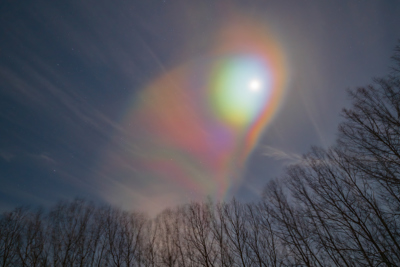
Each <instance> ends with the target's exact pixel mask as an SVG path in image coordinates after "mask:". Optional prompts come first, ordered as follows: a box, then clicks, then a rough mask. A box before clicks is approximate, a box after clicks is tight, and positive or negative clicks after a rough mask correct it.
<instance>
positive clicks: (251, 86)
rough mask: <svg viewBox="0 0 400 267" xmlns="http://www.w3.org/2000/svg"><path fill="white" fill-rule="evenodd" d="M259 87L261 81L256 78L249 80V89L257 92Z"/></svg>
mask: <svg viewBox="0 0 400 267" xmlns="http://www.w3.org/2000/svg"><path fill="white" fill-rule="evenodd" d="M260 88H261V83H260V81H259V80H258V79H252V80H251V81H250V82H249V90H250V91H252V92H258V91H259V90H260Z"/></svg>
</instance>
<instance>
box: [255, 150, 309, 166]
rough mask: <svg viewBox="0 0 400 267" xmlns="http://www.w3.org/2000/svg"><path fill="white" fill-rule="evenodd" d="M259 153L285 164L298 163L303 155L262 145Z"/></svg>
mask: <svg viewBox="0 0 400 267" xmlns="http://www.w3.org/2000/svg"><path fill="white" fill-rule="evenodd" d="M261 154H262V155H263V156H266V157H269V158H272V159H275V160H279V161H285V163H284V164H285V165H290V164H296V163H300V162H301V161H302V160H303V157H302V156H301V155H300V154H297V153H293V152H285V151H283V150H281V149H278V148H276V147H272V146H264V147H263V149H262V152H261Z"/></svg>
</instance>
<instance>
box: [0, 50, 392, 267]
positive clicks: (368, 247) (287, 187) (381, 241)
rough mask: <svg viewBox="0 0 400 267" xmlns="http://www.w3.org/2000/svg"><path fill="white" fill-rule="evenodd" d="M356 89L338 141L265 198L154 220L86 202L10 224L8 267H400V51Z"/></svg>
mask: <svg viewBox="0 0 400 267" xmlns="http://www.w3.org/2000/svg"><path fill="white" fill-rule="evenodd" d="M393 60H394V63H395V64H394V67H393V68H392V71H391V73H390V74H389V75H387V76H386V77H384V78H378V79H374V80H373V83H372V84H371V85H369V86H366V87H360V88H357V89H355V90H351V91H349V95H350V97H351V99H352V106H351V108H349V109H344V110H343V112H342V115H343V122H342V123H341V124H340V125H339V133H338V139H337V142H336V143H335V144H334V145H333V146H332V147H330V148H328V149H322V148H318V147H313V148H311V150H310V152H309V153H307V154H306V155H304V156H303V158H302V160H301V161H300V162H298V163H296V164H293V165H291V166H289V167H288V168H287V169H286V171H285V173H284V175H283V176H282V177H279V178H278V179H275V180H273V181H271V182H269V183H268V184H267V185H266V187H265V190H264V194H263V196H262V198H261V199H260V200H259V201H258V202H253V203H246V204H244V203H241V202H239V201H237V200H235V199H233V200H232V201H230V202H228V203H212V202H211V201H205V202H202V203H197V202H193V203H190V204H186V205H182V206H178V207H175V208H171V209H167V210H164V211H163V212H162V213H160V214H159V215H158V216H156V217H155V218H149V217H147V216H146V215H144V214H142V213H138V212H126V211H123V210H120V209H118V208H115V207H110V206H96V205H94V204H92V203H90V202H87V201H84V200H79V199H76V200H74V201H72V202H60V203H58V204H57V205H56V206H54V207H53V208H52V209H50V210H49V211H47V212H44V211H41V210H38V211H34V210H31V209H28V208H17V209H15V210H13V211H11V212H6V213H4V214H3V215H2V217H1V218H0V265H1V266H171V267H172V266H183V267H194V266H205V267H211V266H226V267H228V266H260V267H263V266H264V267H267V266H310V267H311V266H312V267H314V266H348V267H350V266H370V267H373V266H400V47H397V49H396V50H395V55H394V56H393Z"/></svg>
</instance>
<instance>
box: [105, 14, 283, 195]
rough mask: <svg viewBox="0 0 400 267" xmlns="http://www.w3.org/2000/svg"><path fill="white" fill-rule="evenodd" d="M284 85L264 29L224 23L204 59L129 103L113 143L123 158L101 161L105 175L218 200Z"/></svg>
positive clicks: (234, 179) (275, 47)
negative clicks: (137, 179) (121, 132)
mask: <svg viewBox="0 0 400 267" xmlns="http://www.w3.org/2000/svg"><path fill="white" fill-rule="evenodd" d="M285 80H286V67H285V58H284V53H283V51H282V50H281V48H280V45H279V43H277V42H276V41H275V40H274V38H273V36H272V35H271V34H270V33H269V32H268V29H266V28H265V27H263V26H261V25H260V24H257V22H255V21H251V20H249V19H244V18H235V19H233V20H231V21H230V22H229V23H227V24H226V25H225V26H223V27H221V29H220V31H219V34H217V40H216V42H215V45H214V46H213V48H212V49H211V50H210V51H209V53H208V54H207V55H205V56H203V57H201V58H198V59H195V60H191V61H190V62H187V63H184V64H182V65H181V66H179V67H177V68H175V69H172V70H168V71H167V72H166V73H164V74H163V75H162V76H161V77H158V78H155V79H154V80H153V81H151V82H150V83H149V84H148V85H147V86H146V87H145V88H144V89H143V90H142V93H141V94H140V95H139V96H138V95H135V96H134V97H132V100H131V101H130V104H129V108H128V109H127V110H126V111H125V112H124V116H123V118H122V125H123V127H124V129H125V133H126V134H125V137H124V138H123V140H122V139H121V140H114V143H117V144H119V146H120V147H121V151H122V152H121V153H120V155H118V156H115V155H111V153H110V155H106V157H105V158H104V164H102V166H103V168H104V171H105V173H107V174H109V175H112V176H113V177H115V176H117V178H118V179H120V180H121V179H124V180H125V179H130V178H129V176H131V177H132V178H131V179H134V178H133V177H135V176H137V175H141V176H143V177H147V180H148V183H149V186H151V183H154V182H157V181H163V182H166V181H168V183H171V184H173V185H175V186H176V187H178V188H181V189H182V190H185V191H190V192H192V193H193V194H195V195H196V196H205V195H209V196H212V197H214V198H216V199H218V200H221V199H223V198H224V197H225V195H226V194H227V192H228V191H229V189H231V187H232V185H234V184H237V183H238V182H239V181H240V178H241V173H242V172H243V168H244V167H245V163H246V159H247V157H248V156H249V154H250V153H251V151H252V150H253V148H254V147H255V146H256V144H257V141H258V139H259V137H260V134H261V133H262V131H263V130H264V129H265V128H266V126H267V125H268V123H269V122H270V121H271V120H272V118H273V116H274V114H275V113H276V111H277V109H278V107H279V104H280V102H281V99H282V96H283V93H284V89H285ZM118 138H120V135H118ZM118 176H120V177H118ZM144 180H146V179H144Z"/></svg>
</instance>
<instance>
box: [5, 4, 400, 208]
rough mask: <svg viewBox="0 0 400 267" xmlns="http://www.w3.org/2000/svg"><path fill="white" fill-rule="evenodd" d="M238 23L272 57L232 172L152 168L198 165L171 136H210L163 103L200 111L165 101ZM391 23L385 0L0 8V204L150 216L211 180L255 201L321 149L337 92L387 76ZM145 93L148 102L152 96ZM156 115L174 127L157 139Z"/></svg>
mask: <svg viewBox="0 0 400 267" xmlns="http://www.w3.org/2000/svg"><path fill="white" fill-rule="evenodd" d="M239 18H240V19H239ZM242 20H243V21H247V20H248V21H252V23H253V24H249V25H256V26H254V27H258V28H260V29H268V30H269V32H268V34H270V33H271V34H272V35H273V38H272V37H268V38H272V39H274V41H275V42H276V44H277V46H278V47H279V50H280V51H281V52H282V54H283V55H284V57H285V62H286V63H285V64H286V67H285V72H286V74H287V76H286V78H285V80H286V81H285V84H286V85H285V94H284V96H283V98H282V101H281V102H280V105H279V108H278V109H277V110H276V112H275V113H274V116H273V119H271V121H269V123H268V124H266V125H265V127H264V131H263V132H262V135H261V136H260V138H259V140H258V143H257V145H256V147H254V149H253V150H252V152H251V153H250V154H249V155H247V160H246V161H245V164H244V165H243V166H241V167H240V168H236V167H235V168H233V169H234V170H237V171H238V173H240V175H237V176H239V177H237V176H235V177H234V178H232V177H230V176H229V175H228V176H227V177H225V178H224V179H227V180H226V181H225V180H224V181H225V182H216V179H217V178H214V177H212V175H213V171H212V170H209V169H210V167H207V166H208V165H207V164H206V163H204V164H205V165H204V166H201V167H198V169H196V171H193V170H190V171H187V172H183V171H182V169H185V171H186V169H193V168H194V167H193V166H194V165H196V164H197V163H193V160H192V158H191V159H190V160H187V161H186V159H182V160H181V162H179V163H177V164H175V165H174V164H170V163H168V164H169V165H168V164H167V165H165V160H166V159H168V160H169V159H170V160H171V161H179V158H182V157H183V156H182V155H189V157H192V156H193V155H194V156H193V158H194V159H199V157H197V155H198V154H196V153H197V152H190V151H191V150H189V149H188V150H187V151H186V150H185V153H186V154H185V153H183V152H182V149H186V148H187V146H186V145H181V146H176V147H174V145H173V144H174V143H173V142H172V141H171V140H173V139H174V138H175V137H177V136H179V138H181V139H185V138H186V137H187V136H186V135H185V133H187V134H189V133H190V135H192V132H199V131H200V132H201V131H204V132H205V135H202V136H210V135H213V134H215V131H211V130H210V129H209V128H207V129H202V125H205V124H204V123H203V124H202V123H198V124H195V125H197V126H198V125H200V129H196V131H194V129H192V128H190V127H192V126H193V125H194V124H193V125H192V124H190V123H189V124H187V125H186V124H185V125H183V124H181V123H180V120H177V119H176V117H180V115H181V114H179V112H178V113H176V112H175V111H174V112H175V113H174V112H172V111H171V112H170V111H169V110H170V109H169V108H168V105H172V104H171V103H175V102H176V101H178V100H179V101H181V102H179V103H180V104H182V105H183V106H185V108H184V109H183V110H182V112H187V111H190V112H192V111H193V110H194V111H193V114H192V113H190V114H189V115H190V116H192V117H190V118H197V117H198V116H200V117H201V115H199V114H197V113H196V112H195V111H196V110H197V109H194V108H193V107H192V106H193V105H202V102H201V101H200V100H198V99H193V96H191V97H188V98H189V100H190V101H191V102H190V101H189V102H190V104H189V103H188V102H186V101H184V100H185V99H186V98H185V97H186V96H185V97H182V96H180V95H177V96H175V94H177V92H181V90H183V91H182V92H183V93H182V94H186V91H187V90H188V89H187V88H176V87H179V86H180V84H181V81H180V80H179V81H178V79H185V80H186V79H189V78H188V77H187V75H186V73H188V72H189V73H190V74H191V75H192V74H193V73H195V74H196V75H195V76H196V77H197V74H199V75H198V77H197V78H196V79H199V80H201V77H203V76H201V75H203V72H205V71H207V70H206V69H204V66H203V65H204V64H203V62H204V60H205V58H206V61H207V62H212V61H213V60H214V58H213V55H214V54H213V53H211V52H210V51H213V49H214V46H215V43H216V42H217V41H216V40H218V36H219V35H220V34H221V32H222V33H223V32H224V29H226V28H227V27H228V28H229V27H230V26H229V25H230V24H232V25H236V24H235V23H237V25H239V26H238V27H241V26H240V25H241V24H243V23H242ZM257 25H258V26H257ZM399 25H400V2H398V1H372V0H371V1H329V2H328V1H297V0H296V1H261V0H258V1H219V0H215V1H183V0H182V1H181V0H177V1H173V0H171V1H168V0H164V1H162V0H160V1H78V0H77V1H7V0H6V1H1V3H0V210H2V211H3V210H7V209H10V208H13V207H15V206H18V205H21V204H32V205H44V206H47V205H50V204H53V203H54V202H55V201H57V200H60V199H70V198H74V197H85V198H87V199H90V200H95V201H101V202H105V203H111V204H115V205H119V206H122V207H124V208H128V209H131V208H135V209H144V210H146V211H148V212H150V213H154V212H157V211H159V210H161V209H163V208H165V207H166V206H168V205H175V204H178V203H183V202H187V201H190V200H191V199H192V198H193V199H201V198H204V197H206V196H207V195H211V196H214V194H219V193H216V192H214V191H213V190H214V189H212V187H216V186H221V188H222V189H221V190H223V191H224V192H223V193H222V194H223V195H224V197H225V198H230V197H232V196H233V195H235V196H237V197H239V198H240V199H243V200H254V199H255V198H256V197H258V196H259V195H260V193H261V191H262V188H263V186H264V185H265V184H266V182H267V181H268V180H270V179H272V178H275V177H278V176H279V175H280V174H281V173H282V169H283V167H284V166H285V165H287V164H289V163H292V162H295V161H296V160H297V159H298V158H299V155H301V154H302V153H305V152H307V150H308V148H309V147H310V146H311V145H320V146H329V145H330V144H332V143H333V141H334V139H335V134H336V128H337V123H338V122H339V121H340V116H339V114H340V110H341V108H343V107H344V106H346V105H348V102H347V98H346V89H347V88H354V87H356V86H362V85H366V84H368V83H370V82H371V79H372V78H373V77H377V76H382V75H385V74H386V73H388V71H389V67H390V56H391V54H392V51H393V48H394V46H395V45H396V42H397V40H398V39H399V38H400V27H399ZM234 27H235V26H232V27H231V28H234ZM247 27H250V28H249V32H251V31H252V30H253V28H251V27H253V26H247ZM265 34H266V35H267V33H265ZM260 38H261V37H260ZM255 39H257V37H255ZM227 45H229V44H227ZM261 45H262V44H261ZM225 46H226V45H225ZM215 60H217V59H215ZM218 60H219V59H218ZM202 64H203V65H202ZM207 64H212V63H207ZM201 68H203V69H202V71H199V70H198V69H201ZM240 68H243V71H245V70H246V67H245V66H244V67H243V66H240ZM243 71H242V70H241V71H240V72H239V73H243ZM200 73H201V74H200ZM160 77H164V78H160ZM165 77H166V78H165ZM190 77H192V76H190ZM163 79H167V80H168V79H170V80H168V81H169V82H170V83H171V84H175V87H174V89H169V88H170V87H168V86H167V85H166V87H165V88H163V86H162V83H163V81H164V80H163ZM190 79H192V78H190ZM199 83H202V81H200V82H199ZM204 83H206V82H204ZM160 84H161V86H160ZM171 88H172V87H171ZM177 90H180V91H177ZM153 91H154V92H155V94H159V91H162V94H161V93H160V95H161V97H160V99H161V100H160V99H158V100H157V101H154V102H151V101H153V100H151V99H150V98H149V97H150V95H151V92H153ZM163 97H165V101H163V99H164V98H163ZM177 99H178V100H177ZM141 101H142V102H143V103H146V104H143V105H145V106H146V105H148V106H149V107H147V106H146V107H144V108H143V109H141V108H139V107H141V104H138V103H142V102H141ZM227 101H228V100H227ZM150 102H151V103H150ZM149 103H150V104H149ZM179 103H178V105H180V104H179ZM193 103H195V104H193ZM164 106H167V108H165V107H164ZM171 108H175V107H171ZM163 110H168V111H167V112H166V113H168V114H164V115H161V116H162V119H160V120H154V119H152V118H153V117H152V114H153V112H154V114H158V115H157V116H160V115H159V114H163ZM150 113H151V114H150ZM164 113H165V112H164ZM169 114H173V118H171V121H172V122H171V125H173V128H174V129H170V131H171V133H170V132H167V130H166V132H165V133H162V129H163V126H162V125H160V121H164V119H166V118H165V117H163V116H169ZM189 115H187V116H189ZM171 116H172V115H171ZM185 116H186V114H185ZM174 120H175V121H174ZM194 120H196V119H194ZM183 121H185V119H183ZM168 125H169V124H168ZM207 125H208V124H207ZM197 126H196V127H197ZM168 127H169V126H168ZM174 130H176V131H174ZM152 131H158V132H157V133H155V132H152ZM172 132H173V133H172ZM177 133H179V134H177ZM144 135H148V138H147V137H146V138H144ZM164 136H167V137H166V138H165V140H164ZM179 138H178V139H179ZM192 138H194V137H192ZM199 138H200V137H199ZM207 138H208V137H207ZM218 138H221V137H218ZM207 140H214V141H213V142H215V140H217V139H215V138H214V137H210V139H204V140H199V142H203V143H204V145H206V146H207V145H209V146H214V147H215V146H218V145H219V143H211V144H208V143H207ZM218 140H220V141H218V142H221V143H224V142H225V141H226V140H225V139H224V138H222V139H218ZM235 140H236V141H237V142H241V139H240V138H239V139H235ZM195 141H196V140H191V141H190V142H189V143H190V144H191V143H193V142H195ZM242 141H243V140H242ZM168 142H169V143H168ZM182 142H183V141H182ZM166 143H168V147H167V146H166V145H165V144H166ZM189 143H188V144H189ZM183 144H186V143H183ZM221 146H222V145H221ZM166 147H167V148H168V149H167V148H166ZM221 149H222V148H221ZM188 151H189V152H188ZM210 151H214V150H212V149H211V150H210ZM182 153H183V154H182ZM190 153H193V155H192V154H190ZM199 153H200V152H199ZM204 153H205V152H204ZM204 153H203V152H201V153H200V154H201V155H202V156H205V157H207V153H205V154H204ZM210 153H211V152H210ZM170 156H171V157H170ZM209 157H210V158H209V159H210V161H212V160H213V159H214V158H213V157H215V155H214V154H213V155H211V154H210V155H209ZM216 158H217V157H216ZM205 161H207V159H205ZM143 164H145V165H146V166H145V167H143ZM198 164H199V166H200V165H201V164H203V163H202V162H201V160H200V159H199V163H198ZM196 166H197V165H196ZM196 168H197V167H196ZM177 173H178V174H177ZM182 173H189V174H190V173H196V177H195V178H193V177H186V178H185V177H184V175H183V176H182ZM174 175H177V176H179V177H178V178H177V177H175V176H174ZM206 176H207V177H206ZM186 179H187V180H186ZM218 179H219V178H218ZM224 183H225V185H222V184H224ZM218 190H219V189H218ZM218 190H217V191H218ZM192 191H193V192H192ZM225 191H226V192H225ZM189 192H191V193H189Z"/></svg>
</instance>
